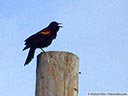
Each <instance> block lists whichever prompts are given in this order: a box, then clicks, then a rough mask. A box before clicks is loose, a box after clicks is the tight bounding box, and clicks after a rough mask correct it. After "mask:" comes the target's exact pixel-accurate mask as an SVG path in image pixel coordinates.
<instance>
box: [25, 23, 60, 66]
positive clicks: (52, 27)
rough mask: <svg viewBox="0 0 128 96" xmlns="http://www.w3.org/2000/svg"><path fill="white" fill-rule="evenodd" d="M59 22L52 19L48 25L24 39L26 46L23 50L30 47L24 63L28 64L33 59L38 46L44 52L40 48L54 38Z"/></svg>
mask: <svg viewBox="0 0 128 96" xmlns="http://www.w3.org/2000/svg"><path fill="white" fill-rule="evenodd" d="M60 24H62V23H57V22H56V21H53V22H51V23H50V24H49V25H48V27H46V28H44V29H42V30H41V31H39V32H38V33H36V34H34V35H32V36H30V37H28V38H27V39H26V40H25V45H26V46H25V47H24V49H23V51H24V50H26V49H28V48H30V50H29V53H28V56H27V58H26V61H25V64H24V65H27V64H29V63H30V61H31V60H32V59H33V57H34V53H35V50H36V48H40V49H41V50H42V51H43V52H45V51H44V50H43V49H42V48H44V47H48V46H49V45H50V44H51V43H52V40H53V39H56V36H57V31H58V30H59V28H60V27H62V26H60Z"/></svg>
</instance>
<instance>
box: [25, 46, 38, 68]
mask: <svg viewBox="0 0 128 96" xmlns="http://www.w3.org/2000/svg"><path fill="white" fill-rule="evenodd" d="M35 49H36V48H30V50H29V53H28V56H27V59H26V61H25V64H24V66H25V65H27V64H28V63H29V62H30V61H31V60H32V59H33V57H34V53H35Z"/></svg>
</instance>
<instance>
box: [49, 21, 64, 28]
mask: <svg viewBox="0 0 128 96" xmlns="http://www.w3.org/2000/svg"><path fill="white" fill-rule="evenodd" d="M61 24H62V23H58V22H56V21H53V22H51V23H50V24H49V27H52V28H56V27H59V28H63V26H62V25H61Z"/></svg>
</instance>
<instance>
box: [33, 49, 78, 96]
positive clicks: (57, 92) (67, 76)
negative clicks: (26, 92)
mask: <svg viewBox="0 0 128 96" xmlns="http://www.w3.org/2000/svg"><path fill="white" fill-rule="evenodd" d="M78 62H79V59H78V57H77V56H76V55H74V54H72V53H69V52H59V51H50V52H46V53H41V54H39V55H38V57H37V69H36V93H35V94H36V95H35V96H77V95H78Z"/></svg>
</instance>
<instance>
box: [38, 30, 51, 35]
mask: <svg viewBox="0 0 128 96" xmlns="http://www.w3.org/2000/svg"><path fill="white" fill-rule="evenodd" d="M40 34H43V35H50V34H51V33H50V30H48V31H42V32H40Z"/></svg>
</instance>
